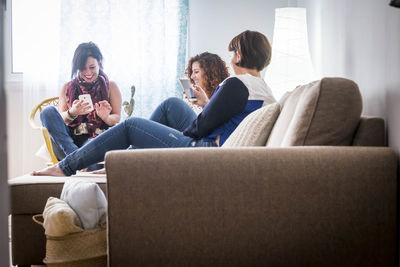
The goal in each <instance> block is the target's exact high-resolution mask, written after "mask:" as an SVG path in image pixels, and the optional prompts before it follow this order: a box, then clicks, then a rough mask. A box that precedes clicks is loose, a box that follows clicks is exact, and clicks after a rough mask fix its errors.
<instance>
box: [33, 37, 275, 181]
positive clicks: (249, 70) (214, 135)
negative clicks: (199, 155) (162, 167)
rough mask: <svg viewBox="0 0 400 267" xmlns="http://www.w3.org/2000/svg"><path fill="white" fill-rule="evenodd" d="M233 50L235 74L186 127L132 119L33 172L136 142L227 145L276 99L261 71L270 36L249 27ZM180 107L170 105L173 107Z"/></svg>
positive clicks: (74, 165)
mask: <svg viewBox="0 0 400 267" xmlns="http://www.w3.org/2000/svg"><path fill="white" fill-rule="evenodd" d="M229 50H230V51H232V52H233V55H232V60H231V65H232V67H233V71H234V73H235V75H234V76H232V77H229V78H227V79H225V80H224V81H223V82H222V83H221V84H220V85H219V86H218V87H217V88H216V89H215V92H214V94H213V95H212V96H211V98H210V99H209V102H208V103H207V104H206V105H205V106H204V109H203V111H202V112H201V113H200V114H199V115H198V116H197V117H196V118H195V119H194V120H193V121H192V122H191V123H190V125H189V126H188V127H186V128H185V129H184V130H183V132H181V131H179V130H177V129H175V128H173V127H168V126H166V125H165V124H164V123H158V122H156V121H152V120H146V119H141V118H130V119H127V120H125V121H124V122H122V123H120V124H118V125H117V126H115V127H113V128H111V129H109V130H108V131H106V132H104V133H103V134H102V135H100V136H99V137H97V138H95V139H94V140H93V141H91V142H89V143H88V144H86V145H85V146H83V147H81V148H80V149H78V150H76V151H75V152H73V153H71V154H70V155H68V156H67V157H66V158H65V159H64V160H62V161H61V162H59V163H58V165H54V166H52V167H49V168H46V169H43V170H41V171H38V172H33V173H32V175H51V176H65V175H67V176H69V175H72V174H75V173H76V171H77V170H80V169H83V168H85V167H87V166H89V165H91V164H93V163H96V162H100V161H103V160H104V156H105V154H106V152H107V151H110V150H117V149H126V148H127V147H129V146H130V145H132V146H133V147H134V148H171V147H218V146H221V145H222V144H223V143H224V142H225V141H226V139H227V138H228V137H229V135H230V134H231V133H232V132H233V131H234V130H235V128H236V127H237V126H238V125H239V123H240V122H241V121H242V120H243V119H244V118H245V117H246V116H247V115H248V114H250V113H251V112H253V111H254V110H257V109H258V108H260V107H262V106H264V105H267V104H271V103H273V102H275V99H274V97H273V96H272V93H271V90H270V89H269V87H268V86H267V84H266V83H265V82H264V80H263V79H261V74H260V71H261V70H262V69H263V68H264V67H266V66H267V65H268V64H269V61H270V58H271V46H270V44H269V42H268V40H267V38H266V37H265V36H264V35H263V34H261V33H259V32H254V31H245V32H243V33H241V34H239V35H238V36H236V37H235V38H233V40H232V41H231V43H230V44H229ZM177 103H180V102H177ZM177 105H179V104H177ZM174 107H175V106H174V105H170V109H173V108H174Z"/></svg>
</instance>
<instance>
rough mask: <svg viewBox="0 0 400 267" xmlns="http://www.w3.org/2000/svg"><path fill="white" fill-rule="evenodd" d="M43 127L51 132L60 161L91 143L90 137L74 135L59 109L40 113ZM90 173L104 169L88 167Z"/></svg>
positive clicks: (95, 166) (51, 108) (51, 107)
mask: <svg viewBox="0 0 400 267" xmlns="http://www.w3.org/2000/svg"><path fill="white" fill-rule="evenodd" d="M40 120H41V121H42V125H43V126H44V127H46V128H47V130H48V131H49V134H50V137H51V141H52V145H53V152H54V154H55V156H56V157H57V159H58V160H61V159H63V158H65V156H66V155H68V154H70V153H72V152H74V151H75V150H77V149H78V148H79V147H81V146H83V145H84V144H86V143H88V142H90V140H91V139H89V135H87V134H84V135H74V134H73V133H72V130H71V128H69V127H68V126H67V125H66V124H65V123H64V120H63V118H62V117H61V115H60V113H59V112H58V110H57V108H55V107H53V106H50V107H47V108H45V109H44V110H43V111H42V112H41V113H40ZM87 167H88V170H89V171H93V170H97V169H100V168H103V166H102V165H99V164H94V165H91V166H87Z"/></svg>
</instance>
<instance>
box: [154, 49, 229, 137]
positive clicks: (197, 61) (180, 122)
mask: <svg viewBox="0 0 400 267" xmlns="http://www.w3.org/2000/svg"><path fill="white" fill-rule="evenodd" d="M185 74H186V76H187V77H188V78H189V80H190V82H191V83H192V84H193V87H192V90H193V91H194V93H195V95H196V99H197V100H196V101H192V102H191V104H195V105H197V106H199V107H201V108H203V107H204V106H205V105H206V104H207V103H208V101H209V99H210V98H211V96H212V95H213V93H214V91H215V89H216V88H217V87H218V85H219V84H220V83H221V82H222V81H224V80H225V79H226V78H228V77H229V72H228V68H227V67H226V64H225V62H224V61H223V60H222V59H221V58H220V57H219V56H218V55H216V54H212V53H209V52H204V53H201V54H199V55H196V56H194V57H192V58H190V59H189V62H188V64H187V67H186V70H185ZM183 93H185V92H183ZM196 117H197V114H196V113H195V111H194V110H193V109H192V108H191V107H190V106H189V105H188V104H187V103H186V102H185V101H183V100H182V99H180V98H176V97H171V98H168V99H166V100H164V101H163V102H162V103H161V104H160V105H159V106H158V107H157V108H156V109H155V110H154V112H153V114H152V115H151V117H150V120H152V121H156V122H158V123H161V124H163V125H165V126H168V127H171V128H174V129H175V130H178V131H181V132H183V131H184V130H185V129H186V128H187V127H189V126H190V124H191V123H192V122H193V121H194V120H195V119H196Z"/></svg>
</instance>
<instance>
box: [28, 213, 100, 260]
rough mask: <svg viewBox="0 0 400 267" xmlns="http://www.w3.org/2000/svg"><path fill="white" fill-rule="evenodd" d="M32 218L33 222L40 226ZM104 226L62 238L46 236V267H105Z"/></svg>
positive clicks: (35, 219)
mask: <svg viewBox="0 0 400 267" xmlns="http://www.w3.org/2000/svg"><path fill="white" fill-rule="evenodd" d="M35 217H36V216H34V221H35V222H37V223H39V224H41V222H40V221H38V220H37V218H35ZM106 232H107V231H106V226H105V225H103V226H101V227H98V228H94V229H91V230H86V231H83V232H80V233H73V234H69V235H66V236H62V237H52V236H46V238H47V241H46V257H45V258H44V260H43V262H44V263H45V264H46V265H47V266H48V267H78V266H80V267H103V266H104V267H105V266H107V234H106Z"/></svg>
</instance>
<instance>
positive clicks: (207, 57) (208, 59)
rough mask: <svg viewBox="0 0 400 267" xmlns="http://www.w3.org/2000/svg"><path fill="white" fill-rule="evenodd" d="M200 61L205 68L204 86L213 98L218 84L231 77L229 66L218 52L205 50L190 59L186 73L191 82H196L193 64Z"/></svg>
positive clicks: (202, 67)
mask: <svg viewBox="0 0 400 267" xmlns="http://www.w3.org/2000/svg"><path fill="white" fill-rule="evenodd" d="M194 62H198V63H199V65H200V68H201V69H202V70H203V72H204V75H203V79H204V80H205V81H204V86H205V88H203V89H204V90H205V92H206V94H207V96H208V98H211V96H212V95H213V93H214V91H215V89H216V88H217V86H218V85H219V84H220V83H221V82H222V81H223V80H225V79H226V78H228V77H229V72H228V68H227V67H226V64H225V62H224V61H223V60H222V59H221V58H220V57H219V56H218V55H216V54H212V53H209V52H204V53H201V54H199V55H196V56H194V57H192V58H190V59H189V62H188V64H187V67H186V70H185V74H186V76H187V77H188V78H189V80H190V82H191V83H194V81H193V79H192V78H191V76H192V73H193V70H192V65H193V63H194Z"/></svg>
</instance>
